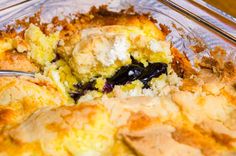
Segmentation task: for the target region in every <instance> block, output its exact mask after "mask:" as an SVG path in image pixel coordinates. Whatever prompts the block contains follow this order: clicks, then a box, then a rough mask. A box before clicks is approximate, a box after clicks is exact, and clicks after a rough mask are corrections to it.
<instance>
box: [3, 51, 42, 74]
mask: <svg viewBox="0 0 236 156" xmlns="http://www.w3.org/2000/svg"><path fill="white" fill-rule="evenodd" d="M0 70H18V71H24V72H37V71H39V68H38V67H37V66H36V65H35V64H33V63H32V62H31V61H30V60H29V59H28V58H27V55H26V54H20V53H16V52H10V51H8V52H4V53H2V54H1V55H0Z"/></svg>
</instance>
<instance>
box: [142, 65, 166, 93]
mask: <svg viewBox="0 0 236 156" xmlns="http://www.w3.org/2000/svg"><path fill="white" fill-rule="evenodd" d="M161 74H167V64H165V63H150V64H149V65H148V66H147V67H146V68H145V70H144V72H143V73H142V75H141V76H140V77H139V78H138V79H139V80H140V81H141V82H142V83H143V84H144V88H148V87H149V86H148V82H149V81H150V80H151V79H152V78H154V77H159V76H160V75H161Z"/></svg>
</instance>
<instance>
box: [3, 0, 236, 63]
mask: <svg viewBox="0 0 236 156" xmlns="http://www.w3.org/2000/svg"><path fill="white" fill-rule="evenodd" d="M101 5H107V8H108V9H109V10H111V11H120V10H122V9H128V8H130V7H133V8H134V10H135V12H138V13H140V14H142V13H149V14H150V15H151V16H152V18H154V19H155V20H156V21H157V26H158V27H159V26H160V24H162V25H165V26H167V27H168V28H169V29H170V30H171V33H169V34H168V36H167V40H169V41H171V42H172V44H173V46H175V47H176V48H178V49H179V50H180V51H181V52H184V53H185V55H186V56H187V57H188V58H189V60H191V61H193V60H194V58H195V57H202V56H205V55H209V52H210V51H211V50H212V49H214V48H215V47H216V46H220V47H222V48H224V49H225V50H226V51H227V54H229V55H232V57H231V58H233V59H235V58H236V57H235V54H236V53H235V52H236V39H235V38H236V19H235V18H233V17H231V16H229V15H227V14H226V13H224V12H222V11H220V10H217V9H215V8H214V7H212V6H210V5H208V4H207V3H204V2H203V1H201V0H196V1H188V0H182V1H179V0H86V1H81V0H66V1H65V0H53V1H52V0H16V1H14V2H12V1H9V0H3V1H1V2H0V28H1V29H5V28H6V25H9V24H14V21H15V20H16V19H22V18H24V17H29V16H32V15H34V13H36V12H38V11H39V10H40V11H41V21H42V22H50V20H51V19H52V17H54V16H59V17H60V18H65V17H66V18H73V14H74V13H78V12H80V13H86V12H88V11H89V10H90V8H91V7H92V6H96V7H99V6H101ZM19 30H20V29H19ZM194 47H195V48H194ZM196 47H198V48H197V50H196ZM199 47H201V48H199ZM202 47H203V48H202ZM199 49H200V50H199Z"/></svg>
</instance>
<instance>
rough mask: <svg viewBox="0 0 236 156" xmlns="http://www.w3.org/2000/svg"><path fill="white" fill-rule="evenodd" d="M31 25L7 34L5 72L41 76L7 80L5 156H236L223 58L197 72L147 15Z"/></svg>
mask: <svg viewBox="0 0 236 156" xmlns="http://www.w3.org/2000/svg"><path fill="white" fill-rule="evenodd" d="M35 18H36V17H35ZM31 21H32V22H31V23H24V22H20V23H18V24H21V26H22V27H24V29H23V31H22V32H17V33H16V32H14V31H13V30H12V31H2V32H1V39H0V69H1V70H18V71H25V72H34V73H35V77H23V76H22V77H0V155H3V156H5V155H6V156H8V155H9V156H11V155H14V156H15V155H19V156H21V155H22V156H26V155H33V156H41V155H42V156H45V155H47V156H51V155H52V156H54V155H55V156H66V155H68V156H71V155H76V156H136V155H141V156H157V155H158V156H159V155H160V156H233V155H236V126H235V125H236V115H235V114H236V72H235V71H236V68H235V64H234V62H232V61H230V59H228V58H227V56H226V55H225V51H224V50H222V49H220V48H216V49H215V50H212V51H211V56H210V57H203V58H202V60H199V61H198V63H196V64H197V68H198V69H197V70H196V68H193V67H192V65H191V64H190V62H189V60H188V59H187V58H186V57H185V56H184V55H183V54H182V53H180V52H179V51H178V50H177V49H175V48H174V47H173V46H172V44H171V43H170V42H168V41H166V39H165V37H166V36H165V33H163V32H162V30H161V29H159V28H158V27H157V25H156V24H155V22H154V21H153V20H152V19H151V18H150V17H149V16H148V15H139V14H136V13H132V14H129V13H125V12H121V13H113V12H109V11H107V10H105V9H103V8H101V9H98V10H97V9H93V10H91V12H90V13H88V14H78V15H77V16H76V17H75V18H74V19H73V20H71V21H69V20H59V19H58V18H57V17H55V18H54V19H53V20H52V23H48V24H42V23H40V22H37V21H39V20H31ZM18 22H19V21H18ZM59 28H60V29H59Z"/></svg>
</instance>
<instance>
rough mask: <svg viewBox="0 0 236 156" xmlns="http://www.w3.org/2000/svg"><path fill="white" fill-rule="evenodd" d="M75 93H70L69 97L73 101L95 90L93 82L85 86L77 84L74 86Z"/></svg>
mask: <svg viewBox="0 0 236 156" xmlns="http://www.w3.org/2000/svg"><path fill="white" fill-rule="evenodd" d="M75 88H76V91H73V92H71V93H70V97H72V98H73V99H74V100H75V101H77V100H78V99H79V98H80V97H81V96H83V95H84V94H86V92H87V91H89V90H96V88H95V81H90V82H87V83H85V84H83V85H82V84H81V83H78V84H76V85H75Z"/></svg>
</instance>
